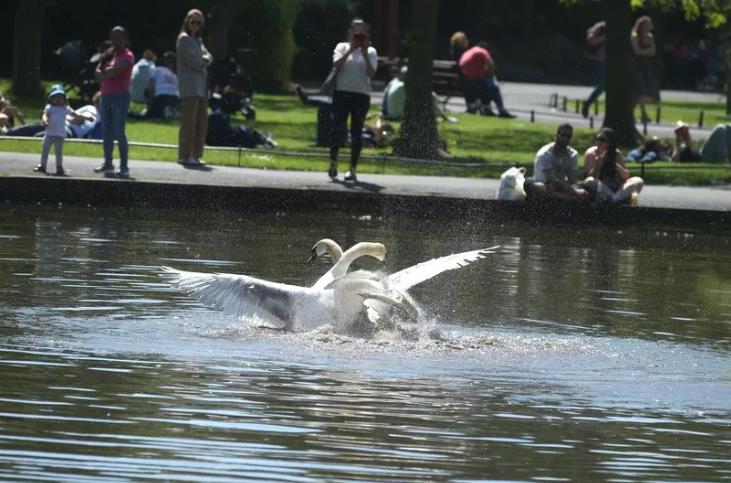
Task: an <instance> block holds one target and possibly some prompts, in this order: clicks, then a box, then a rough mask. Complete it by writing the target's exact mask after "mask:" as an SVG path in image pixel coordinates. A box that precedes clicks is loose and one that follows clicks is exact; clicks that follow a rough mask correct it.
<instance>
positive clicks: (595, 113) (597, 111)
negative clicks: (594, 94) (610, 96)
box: [594, 99, 599, 116]
mask: <svg viewBox="0 0 731 483" xmlns="http://www.w3.org/2000/svg"><path fill="white" fill-rule="evenodd" d="M594 115H595V116H598V115H599V100H598V99H597V100H596V101H594Z"/></svg>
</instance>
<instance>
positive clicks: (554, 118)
mask: <svg viewBox="0 0 731 483" xmlns="http://www.w3.org/2000/svg"><path fill="white" fill-rule="evenodd" d="M500 86H501V90H502V93H503V97H504V98H505V105H506V106H507V107H508V108H509V109H510V111H511V112H512V113H514V114H515V115H517V117H518V119H519V120H524V121H530V113H531V111H534V112H535V121H536V122H539V123H545V124H556V125H558V124H561V123H564V122H570V123H571V124H573V125H574V126H575V127H583V128H589V127H590V125H589V123H590V121H589V120H588V119H584V118H583V117H582V116H581V114H576V113H575V110H574V109H575V106H574V103H573V100H574V99H584V98H586V97H587V96H588V95H589V93H590V92H591V89H592V88H591V87H590V86H570V85H561V84H531V83H526V82H502V81H501V82H500ZM553 93H556V94H558V95H559V99H563V97H567V98H568V99H569V104H568V110H567V111H566V112H564V111H562V110H560V109H554V108H552V107H550V106H549V99H550V96H551V94H553ZM661 98H662V99H664V100H673V101H696V102H725V99H726V98H725V96H723V95H721V94H718V93H710V92H690V91H670V90H664V91H662V92H661ZM381 99H382V93H381V92H376V93H374V95H373V102H374V103H378V104H379V105H380V102H381ZM560 102H561V101H560V100H559V104H560ZM447 110H449V111H452V112H464V111H465V103H464V99H463V98H461V97H454V98H451V99H450V101H449V104H448V105H447ZM650 112H651V113H654V108H653V107H652V106H650ZM602 120H603V116H602V115H601V114H600V115H599V118H598V119H595V120H594V127H595V128H597V129H598V128H599V127H601V123H602ZM683 120H684V121H686V122H687V123H688V124H690V125H691V126H693V127H692V128H691V129H692V134H693V137H694V139H697V140H699V141H700V140H704V139H706V138H707V137H708V135H709V134H710V132H711V129H712V128H713V126H712V125H708V124H706V125H705V126H704V128H703V129H700V128H698V127H697V125H695V124H697V122H698V119H683ZM637 128H638V129H639V130H640V131H642V125H640V124H638V126H637ZM674 128H675V127H674V125H672V124H649V125H648V134H649V135H655V136H660V137H664V138H672V137H673V136H674V133H673V130H674Z"/></svg>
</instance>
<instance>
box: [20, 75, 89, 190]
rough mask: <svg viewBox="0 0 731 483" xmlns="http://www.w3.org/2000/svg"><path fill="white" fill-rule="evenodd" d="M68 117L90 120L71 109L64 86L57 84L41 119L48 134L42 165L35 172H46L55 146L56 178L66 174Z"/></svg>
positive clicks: (44, 144)
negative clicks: (64, 159)
mask: <svg viewBox="0 0 731 483" xmlns="http://www.w3.org/2000/svg"><path fill="white" fill-rule="evenodd" d="M66 116H69V117H70V118H71V119H73V120H78V119H82V120H90V119H89V117H88V116H81V115H78V114H76V113H75V112H74V111H73V109H71V108H70V107H69V105H68V100H67V99H66V92H65V91H64V90H63V86H61V85H59V84H56V85H54V86H53V87H51V92H50V93H49V94H48V104H47V105H46V107H45V108H44V109H43V116H42V117H41V119H42V121H43V124H45V126H46V132H45V134H44V135H43V145H42V148H41V163H40V164H39V165H38V166H36V167H35V168H33V171H36V172H39V173H45V172H46V165H47V164H48V153H49V151H50V150H51V146H52V145H53V146H54V147H55V151H56V176H63V175H64V174H65V172H64V170H63V141H64V139H66Z"/></svg>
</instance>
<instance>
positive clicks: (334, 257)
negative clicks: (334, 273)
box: [307, 238, 343, 263]
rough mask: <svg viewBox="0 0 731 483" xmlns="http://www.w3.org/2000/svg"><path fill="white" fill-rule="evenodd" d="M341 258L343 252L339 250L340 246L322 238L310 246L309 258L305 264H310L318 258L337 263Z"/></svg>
mask: <svg viewBox="0 0 731 483" xmlns="http://www.w3.org/2000/svg"><path fill="white" fill-rule="evenodd" d="M342 257H343V250H342V249H341V248H340V245H338V244H337V243H336V242H334V241H333V240H331V239H329V238H323V239H322V240H320V241H318V242H317V243H315V244H314V245H313V246H312V250H311V252H310V258H308V259H307V263H312V262H314V261H315V260H318V259H320V258H324V259H325V260H331V261H332V263H337V262H338V260H340V259H341V258H342Z"/></svg>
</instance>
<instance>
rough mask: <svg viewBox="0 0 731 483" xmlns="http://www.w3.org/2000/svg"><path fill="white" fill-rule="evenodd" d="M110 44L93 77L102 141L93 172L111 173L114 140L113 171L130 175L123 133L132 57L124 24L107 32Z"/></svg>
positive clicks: (119, 174) (117, 173)
mask: <svg viewBox="0 0 731 483" xmlns="http://www.w3.org/2000/svg"><path fill="white" fill-rule="evenodd" d="M109 40H110V42H111V43H112V47H111V48H110V49H109V50H107V51H106V52H105V53H104V55H102V57H101V59H100V60H99V64H98V65H97V67H96V77H97V79H99V81H100V82H101V94H102V97H101V103H100V106H99V108H100V115H101V118H102V139H103V144H104V164H102V165H101V166H99V167H98V168H95V169H94V171H96V172H98V173H99V172H104V173H105V174H106V173H110V174H111V173H114V163H113V162H112V156H113V154H114V141H115V140H116V141H117V143H118V144H119V171H117V172H116V173H115V174H116V175H117V176H119V177H122V178H128V177H129V168H128V166H127V160H128V154H129V147H128V145H127V135H126V134H125V132H124V128H125V123H126V121H127V113H128V112H129V101H130V93H129V86H130V81H131V78H132V66H133V65H134V63H135V56H134V54H132V51H130V50H129V49H128V48H127V31H126V30H125V29H124V27H119V26H117V27H114V28H113V29H112V30H111V32H110V33H109Z"/></svg>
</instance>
